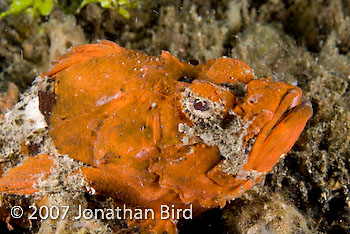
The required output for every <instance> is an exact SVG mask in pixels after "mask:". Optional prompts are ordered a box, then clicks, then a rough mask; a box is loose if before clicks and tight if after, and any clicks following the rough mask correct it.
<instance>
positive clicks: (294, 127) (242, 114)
mask: <svg viewBox="0 0 350 234" xmlns="http://www.w3.org/2000/svg"><path fill="white" fill-rule="evenodd" d="M43 76H49V77H51V78H53V79H55V95H56V104H55V105H54V107H53V109H52V112H51V115H50V117H49V122H50V125H49V131H50V135H51V137H52V139H53V141H54V143H55V145H56V147H57V149H58V150H59V152H60V153H62V154H68V155H69V156H70V157H71V158H74V159H76V160H79V161H82V162H84V163H86V164H87V165H89V166H87V167H85V168H84V169H83V170H82V171H81V173H82V175H83V176H84V177H85V178H86V179H87V180H88V181H89V182H90V183H91V186H92V187H94V188H95V190H96V192H97V193H99V194H103V195H106V196H112V197H115V198H116V199H117V200H119V201H121V202H123V203H126V204H128V205H130V206H138V207H144V208H153V209H154V210H155V211H159V208H160V205H162V204H164V205H169V206H170V205H172V204H174V205H175V206H176V207H177V208H187V207H189V204H192V205H193V209H194V212H195V213H197V214H198V213H200V212H202V211H204V210H206V209H209V208H212V207H216V206H224V205H225V203H226V201H228V200H232V199H234V198H236V197H237V196H239V195H240V194H242V193H243V192H244V191H246V190H247V189H249V188H250V187H251V186H253V185H254V184H255V183H256V182H257V181H259V180H260V178H261V176H262V175H263V173H265V172H268V171H269V170H270V169H271V168H272V166H273V165H274V164H275V163H276V162H277V161H278V160H279V158H280V156H281V155H283V154H286V153H287V152H288V151H289V150H290V148H291V147H292V146H293V144H294V143H295V141H296V140H297V138H298V136H299V134H300V133H301V131H302V129H303V128H304V126H305V124H306V122H307V120H308V119H309V118H310V117H311V115H312V108H311V106H310V104H309V103H303V104H300V98H301V90H300V89H299V88H297V87H296V86H294V85H288V84H285V83H281V82H273V81H270V80H266V79H254V75H253V71H252V70H251V68H250V67H249V66H248V65H247V64H245V63H244V62H242V61H239V60H236V59H232V58H220V59H212V60H209V61H208V62H207V63H205V64H199V65H197V66H194V65H191V64H188V63H185V62H181V61H179V60H178V59H177V58H176V57H174V56H172V55H171V54H170V53H168V52H163V53H162V54H161V55H160V56H159V57H153V56H149V55H146V54H144V53H140V52H136V51H133V50H127V49H123V48H121V47H119V46H117V45H116V44H114V43H112V42H109V41H101V42H100V44H93V45H83V46H79V47H75V48H73V49H72V50H71V52H70V53H69V54H67V55H65V56H63V57H60V58H58V60H57V62H56V63H55V65H54V66H53V67H52V68H51V70H50V71H49V72H47V73H45V74H43ZM183 80H185V81H186V80H187V81H191V82H184V81H183ZM239 87H240V88H239ZM235 89H236V90H239V89H241V91H243V94H237V93H236V92H235V91H234V90H235ZM186 95H187V96H186ZM191 95H192V96H193V97H192V96H191ZM203 100H204V101H203ZM215 108H218V110H216V109H215ZM191 111H192V112H193V113H192V112H191ZM209 111H212V112H209ZM287 112H290V113H289V114H288V115H286V113H287ZM208 113H209V114H208ZM210 113H212V114H210ZM196 115H198V116H196ZM233 117H238V118H239V119H240V120H241V121H243V122H244V123H246V124H247V127H246V128H245V129H243V130H244V132H245V136H244V137H243V138H242V144H243V146H246V145H247V146H248V144H249V141H251V140H254V141H255V142H254V144H253V148H252V149H251V151H250V152H249V157H248V158H247V160H246V161H245V162H242V163H241V164H242V167H241V168H239V172H238V173H237V174H232V173H230V172H229V171H227V170H225V171H224V170H222V167H223V160H224V159H223V157H222V155H221V152H220V150H219V148H218V146H217V145H215V144H214V145H212V144H207V143H205V142H204V140H202V139H201V138H200V137H199V136H191V137H190V138H189V139H190V140H189V141H184V138H185V137H186V136H188V133H187V132H186V131H181V130H180V126H185V125H186V126H188V127H189V128H191V127H194V126H197V128H198V126H203V128H206V126H208V125H214V126H218V129H221V127H222V128H224V123H225V124H227V123H228V124H230V119H232V118H233ZM243 130H242V131H243ZM232 137H234V136H232ZM23 170H24V169H23ZM252 172H254V173H255V174H256V175H257V176H256V177H255V178H253V177H252V176H251V173H252ZM4 178H5V179H6V175H5V176H4V177H3V178H2V180H0V191H3V189H2V187H1V182H2V181H4V180H5V179H4ZM7 192H9V191H7ZM157 215H159V214H157ZM163 231H168V233H173V232H176V226H175V225H174V222H171V220H160V219H159V216H158V219H156V220H146V221H143V223H142V224H141V232H156V233H161V232H163Z"/></svg>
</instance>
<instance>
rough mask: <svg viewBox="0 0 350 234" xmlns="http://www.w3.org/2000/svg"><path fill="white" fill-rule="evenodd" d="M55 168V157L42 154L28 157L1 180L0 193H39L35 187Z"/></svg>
mask: <svg viewBox="0 0 350 234" xmlns="http://www.w3.org/2000/svg"><path fill="white" fill-rule="evenodd" d="M53 166H54V157H53V156H50V155H46V154H41V155H38V156H35V157H27V158H26V159H25V160H24V161H23V162H22V163H21V164H20V165H18V166H16V167H14V168H11V169H10V170H8V171H7V172H6V173H5V174H4V175H3V176H2V177H1V178H0V193H8V194H17V195H25V194H34V193H35V192H39V189H37V188H34V185H35V184H38V182H39V180H40V178H43V177H46V176H48V175H49V174H50V171H51V168H52V167H53Z"/></svg>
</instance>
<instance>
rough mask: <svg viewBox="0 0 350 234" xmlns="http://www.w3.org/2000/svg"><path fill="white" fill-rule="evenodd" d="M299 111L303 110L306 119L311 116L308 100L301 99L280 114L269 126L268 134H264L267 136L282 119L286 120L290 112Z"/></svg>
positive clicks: (310, 105) (310, 106) (295, 112)
mask: <svg viewBox="0 0 350 234" xmlns="http://www.w3.org/2000/svg"><path fill="white" fill-rule="evenodd" d="M299 112H303V113H304V114H303V115H305V116H306V117H307V119H309V118H311V116H312V114H313V109H312V104H311V102H310V101H303V102H301V103H299V104H297V105H294V106H293V107H292V108H289V109H287V110H286V111H285V112H284V113H283V114H282V116H281V117H280V118H279V119H278V121H276V123H275V124H274V126H273V127H272V128H271V130H270V132H269V134H268V135H267V136H266V138H268V137H269V136H270V135H271V134H272V133H273V132H274V130H275V129H276V127H277V126H279V125H280V124H281V123H282V122H283V121H285V120H287V119H288V118H289V117H290V116H291V115H292V113H293V114H297V113H299Z"/></svg>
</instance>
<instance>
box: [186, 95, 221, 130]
mask: <svg viewBox="0 0 350 234" xmlns="http://www.w3.org/2000/svg"><path fill="white" fill-rule="evenodd" d="M181 104H182V112H183V113H184V114H185V115H186V116H187V117H188V118H189V119H191V120H192V121H193V122H195V123H204V124H205V123H208V124H209V123H214V122H215V123H219V122H221V120H222V119H223V111H224V104H223V103H216V102H213V101H211V100H209V99H208V98H204V97H201V96H199V95H197V94H195V93H194V92H192V90H190V89H187V90H185V91H184V92H183V93H182V99H181Z"/></svg>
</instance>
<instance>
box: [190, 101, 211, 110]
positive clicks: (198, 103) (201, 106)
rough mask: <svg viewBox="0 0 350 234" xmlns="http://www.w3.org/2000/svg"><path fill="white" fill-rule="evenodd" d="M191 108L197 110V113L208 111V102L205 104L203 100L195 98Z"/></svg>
mask: <svg viewBox="0 0 350 234" xmlns="http://www.w3.org/2000/svg"><path fill="white" fill-rule="evenodd" d="M193 107H194V109H196V110H199V111H203V112H204V111H207V110H209V104H208V102H206V101H204V100H200V99H198V98H196V99H195V100H194V101H193Z"/></svg>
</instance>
